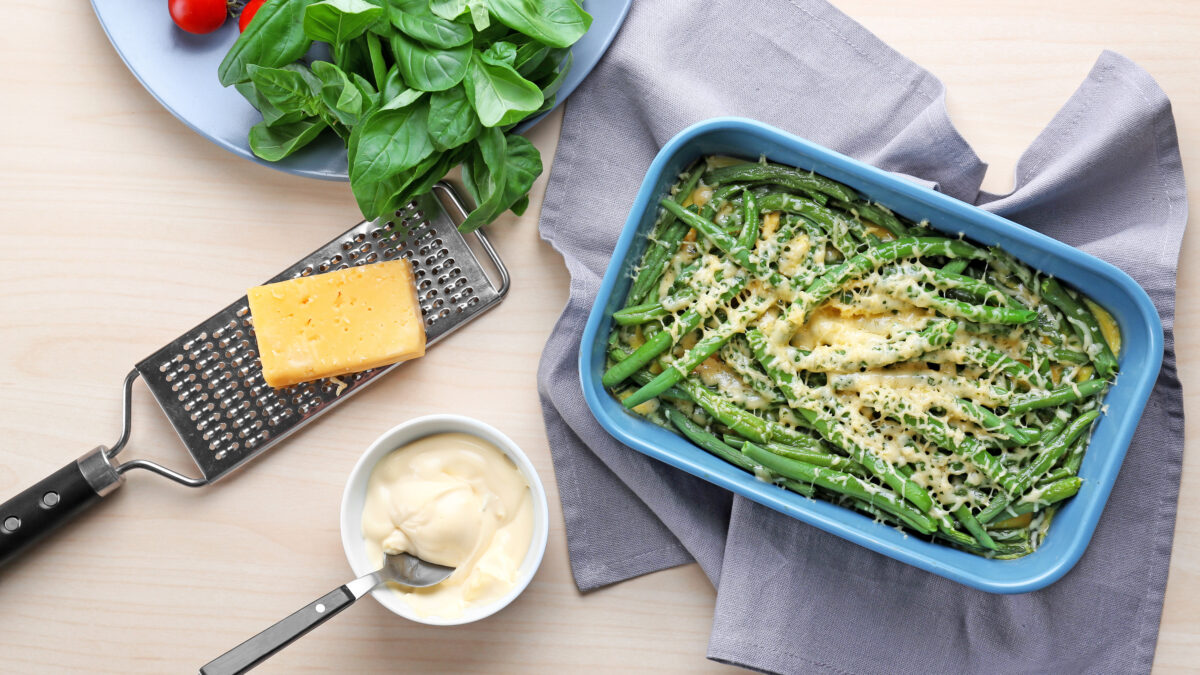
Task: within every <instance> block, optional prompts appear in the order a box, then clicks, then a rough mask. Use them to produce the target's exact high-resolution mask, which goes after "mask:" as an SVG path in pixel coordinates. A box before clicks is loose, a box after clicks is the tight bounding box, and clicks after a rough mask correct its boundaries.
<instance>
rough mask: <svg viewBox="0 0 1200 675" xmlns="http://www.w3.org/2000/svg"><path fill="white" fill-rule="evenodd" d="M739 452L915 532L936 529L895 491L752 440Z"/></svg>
mask: <svg viewBox="0 0 1200 675" xmlns="http://www.w3.org/2000/svg"><path fill="white" fill-rule="evenodd" d="M742 454H743V455H745V456H746V457H748V458H749V459H750V460H752V461H753V462H755V463H756V464H759V465H761V466H762V467H764V468H766V469H768V470H770V471H773V472H775V473H777V474H779V475H781V476H786V477H787V478H790V479H792V480H795V481H798V482H802V483H812V484H814V485H817V486H820V487H822V488H824V489H826V490H829V491H831V492H836V493H838V494H844V495H847V496H849V497H855V498H857V499H861V500H863V501H866V502H869V503H871V504H874V505H875V506H878V507H879V508H880V509H883V510H884V511H887V512H888V513H891V514H892V515H893V516H896V517H897V518H900V519H901V520H903V521H904V522H905V523H907V524H908V525H909V526H910V527H912V528H913V529H915V530H917V531H918V532H922V533H924V534H931V533H933V532H935V531H936V530H937V524H936V523H935V522H934V521H933V520H932V519H931V518H930V517H929V516H927V515H925V514H924V513H921V512H920V511H917V510H916V509H914V508H913V507H911V506H909V505H908V504H907V503H905V502H904V500H903V499H901V498H900V497H899V496H897V495H896V494H895V493H893V492H891V491H889V490H885V489H883V488H881V487H878V486H875V485H871V484H870V483H867V482H864V481H862V480H861V479H859V478H858V477H856V476H853V475H851V474H848V473H843V472H841V471H835V470H833V469H829V468H826V467H822V466H815V465H812V464H807V463H805V462H800V461H797V460H794V459H789V458H787V457H782V456H780V455H776V454H775V453H773V452H770V451H768V450H764V449H763V448H760V447H758V446H757V445H755V444H753V443H746V444H745V445H743V446H742Z"/></svg>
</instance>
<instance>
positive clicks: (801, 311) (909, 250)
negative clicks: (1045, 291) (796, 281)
mask: <svg viewBox="0 0 1200 675" xmlns="http://www.w3.org/2000/svg"><path fill="white" fill-rule="evenodd" d="M926 255H939V256H943V257H947V258H970V257H975V256H978V255H982V252H981V251H980V250H979V249H978V248H976V247H974V246H972V245H971V244H968V243H966V242H964V241H958V240H956V239H945V238H939V237H927V238H920V239H918V238H910V239H897V240H895V241H889V242H887V243H886V244H883V245H881V246H877V247H875V248H873V249H871V250H869V251H866V252H865V253H859V254H858V255H856V256H854V257H853V258H850V259H848V260H846V261H845V262H843V263H841V264H840V265H837V266H835V267H833V268H832V269H830V270H829V271H827V272H825V273H824V274H822V275H821V276H820V277H818V278H817V280H816V281H814V282H813V283H811V284H809V286H808V288H806V289H804V293H803V294H802V295H801V297H800V298H799V299H798V300H796V301H795V302H794V303H792V306H791V307H790V308H789V309H788V310H787V312H786V313H785V314H784V317H785V318H784V321H786V322H787V324H789V326H790V327H791V329H792V331H795V329H797V328H799V327H800V325H801V324H803V323H805V322H806V321H808V318H809V316H810V315H811V314H812V311H813V310H814V309H816V308H817V307H818V306H819V305H820V304H821V303H823V302H825V301H826V300H828V299H829V297H830V296H831V295H833V294H834V293H836V292H837V290H838V289H839V288H841V287H842V286H843V285H844V284H845V283H846V282H847V281H850V280H851V279H857V278H858V277H861V276H862V275H864V274H866V273H867V272H870V271H872V270H875V269H877V268H879V267H881V266H882V265H884V264H886V263H889V262H893V261H895V260H899V259H900V258H908V257H919V256H926Z"/></svg>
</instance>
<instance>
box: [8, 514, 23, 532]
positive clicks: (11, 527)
mask: <svg viewBox="0 0 1200 675" xmlns="http://www.w3.org/2000/svg"><path fill="white" fill-rule="evenodd" d="M19 527H21V519H20V518H18V517H16V516H9V517H7V518H5V519H4V532H5V534H9V533H12V532H16V531H17V529H18V528H19Z"/></svg>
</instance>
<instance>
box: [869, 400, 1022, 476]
mask: <svg viewBox="0 0 1200 675" xmlns="http://www.w3.org/2000/svg"><path fill="white" fill-rule="evenodd" d="M881 403H883V404H885V405H886V407H884V409H883V410H881V411H880V412H882V413H884V414H885V415H887V416H888V417H891V418H892V419H894V420H896V421H897V422H900V423H901V424H907V425H909V426H910V427H912V428H913V429H915V430H916V431H917V433H919V434H921V435H922V436H924V437H925V438H927V439H928V440H929V441H930V442H932V443H933V444H934V445H937V446H938V447H942V448H945V449H947V450H949V451H951V452H953V453H955V454H957V455H959V456H961V457H965V458H967V459H968V460H970V461H971V463H972V464H974V465H975V467H976V468H978V469H979V470H980V471H981V472H983V474H984V475H985V476H987V477H988V478H990V479H991V480H992V482H994V483H996V484H997V485H1000V486H1001V487H1003V488H1004V490H1005V491H1006V492H1009V493H1010V494H1011V493H1012V492H1013V491H1014V490H1015V489H1016V481H1017V476H1014V475H1013V474H1012V473H1011V472H1010V471H1009V470H1008V469H1007V468H1005V466H1004V465H1003V464H1002V463H1001V462H1000V460H999V459H997V458H996V457H994V456H992V454H991V453H990V452H988V450H987V447H985V446H984V445H983V444H982V443H980V442H978V441H976V440H975V439H973V438H971V437H970V436H966V435H964V436H963V437H962V440H961V441H960V440H956V439H955V438H954V437H953V436H952V434H951V433H950V432H949V430H948V429H947V428H946V425H945V424H944V423H943V422H942V421H941V420H938V419H937V418H935V417H933V416H931V415H920V416H918V415H913V414H911V413H910V412H908V411H907V406H906V405H905V404H904V403H903V402H902V401H892V400H889V401H882V402H881Z"/></svg>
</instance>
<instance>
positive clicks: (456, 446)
mask: <svg viewBox="0 0 1200 675" xmlns="http://www.w3.org/2000/svg"><path fill="white" fill-rule="evenodd" d="M362 526H363V537H364V538H365V540H366V548H367V555H368V556H369V558H370V560H371V561H372V562H373V563H375V564H378V565H379V566H382V565H383V560H384V552H388V553H392V554H394V553H401V552H407V553H411V554H412V555H415V556H417V557H418V558H421V559H422V560H426V561H428V562H432V563H437V564H439V565H448V566H450V567H455V568H457V569H456V570H455V572H454V574H452V575H450V577H449V578H448V579H446V580H445V581H443V582H441V583H439V584H437V585H435V586H431V587H429V588H419V589H416V588H406V587H403V586H399V585H396V584H392V587H393V589H394V590H395V591H396V592H397V593H399V594H400V596H401V597H402V598H404V600H405V602H407V603H408V604H409V605H410V606H411V607H412V608H413V609H414V610H415V611H416V612H417V614H419V615H421V616H437V617H442V618H455V617H458V616H461V615H462V613H463V610H465V609H466V608H467V607H470V606H472V605H480V604H486V603H489V602H492V601H495V600H497V599H499V598H501V597H503V596H504V594H506V593H507V592H508V591H509V590H510V589H512V587H513V586H514V585H515V584H516V583H517V582H518V581H519V579H518V574H519V570H520V567H521V563H522V561H523V560H524V559H525V554H526V552H527V551H528V549H529V543H530V541H531V540H532V538H533V500H532V497H531V495H530V491H529V485H528V483H527V482H526V481H525V477H524V476H523V475H522V474H521V472H520V470H519V469H517V467H516V465H514V464H513V463H512V460H510V459H509V458H508V457H507V456H506V455H505V454H504V453H503V452H501V451H500V450H499V449H498V448H496V447H495V446H494V445H492V444H491V443H488V442H487V441H484V440H482V439H480V438H478V437H476V436H472V435H469V434H462V433H447V434H437V435H434V436H428V437H426V438H422V439H420V440H417V441H414V442H412V443H410V444H408V445H406V446H404V447H401V448H399V449H397V450H395V451H393V452H392V453H391V454H389V455H387V456H386V457H384V458H383V459H382V460H380V461H379V463H378V464H377V465H376V466H375V468H374V469H373V470H372V471H371V476H370V478H369V479H368V481H367V496H366V501H365V504H364V506H363V518H362Z"/></svg>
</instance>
